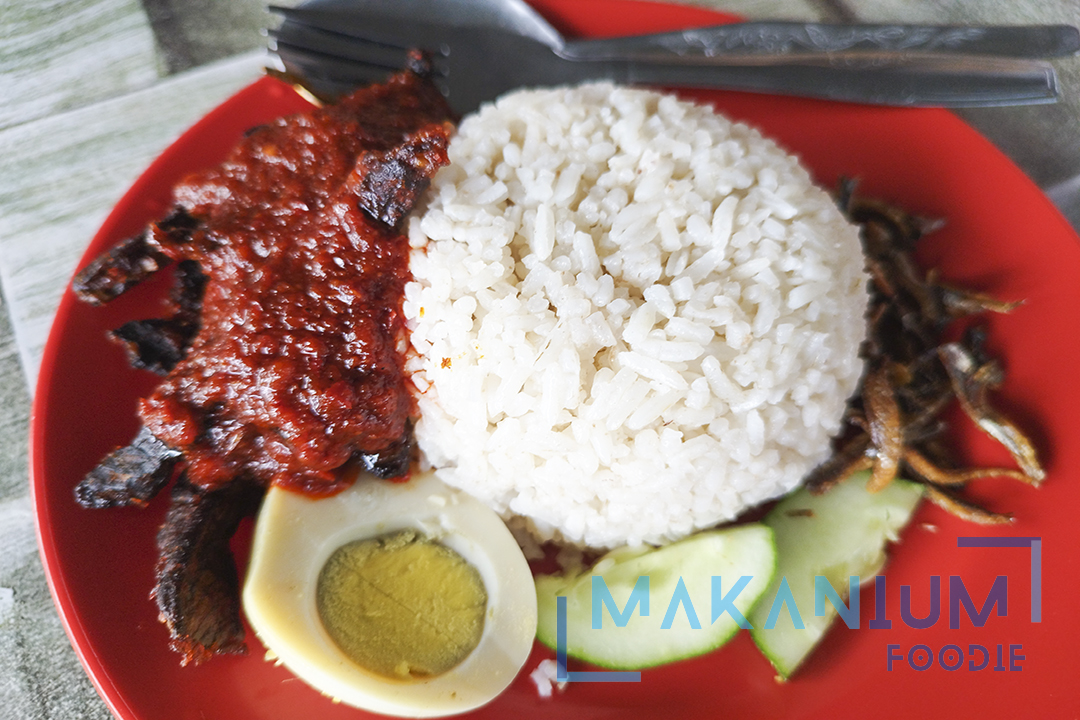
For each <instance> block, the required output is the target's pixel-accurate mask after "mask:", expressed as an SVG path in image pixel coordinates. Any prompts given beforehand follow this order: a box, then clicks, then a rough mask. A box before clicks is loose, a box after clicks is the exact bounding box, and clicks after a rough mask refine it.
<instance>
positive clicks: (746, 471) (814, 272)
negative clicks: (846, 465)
mask: <svg viewBox="0 0 1080 720" xmlns="http://www.w3.org/2000/svg"><path fill="white" fill-rule="evenodd" d="M450 160H451V162H450V165H448V166H447V167H445V168H443V169H442V170H441V171H440V172H439V173H438V175H437V176H436V177H435V180H434V182H433V183H432V187H431V191H430V192H429V194H428V200H427V204H426V208H421V209H420V211H419V212H418V213H417V215H416V216H415V217H414V218H412V220H411V221H410V225H409V240H410V243H411V246H412V248H413V253H412V258H411V269H412V274H413V278H414V279H413V282H411V283H410V284H409V285H408V286H407V287H406V293H405V308H404V310H405V314H406V317H407V320H408V323H409V327H410V330H411V344H412V348H413V350H414V351H415V352H413V353H412V356H411V357H410V359H409V362H408V369H409V370H410V371H411V372H412V377H413V380H414V382H415V384H416V387H417V390H418V392H417V398H418V404H419V411H420V420H419V422H418V424H417V427H416V436H417V440H418V442H419V445H420V448H421V450H422V451H423V453H424V454H425V456H426V458H427V459H428V461H429V462H430V463H431V464H432V465H433V466H434V467H436V468H437V469H438V475H439V477H440V478H442V479H443V480H444V481H445V482H446V483H448V484H450V485H454V486H457V487H459V488H462V489H464V490H465V491H467V492H469V493H470V494H472V495H474V496H476V497H477V498H479V499H480V500H482V501H484V502H486V503H488V504H489V505H491V506H492V507H494V508H495V509H496V510H498V511H500V512H501V513H503V514H504V516H506V517H512V516H522V517H524V518H527V519H528V521H529V523H530V525H531V528H532V530H533V531H534V532H535V533H536V535H537V536H538V537H539V538H541V539H547V538H553V537H554V538H559V539H561V540H564V541H569V542H572V543H580V544H585V545H588V546H593V547H598V548H599V547H615V546H619V545H623V544H630V545H635V544H639V543H653V544H659V543H663V542H667V541H672V540H676V539H678V538H681V537H684V536H686V535H688V534H690V533H692V532H694V531H695V530H698V529H701V528H707V527H710V526H713V525H716V524H718V523H720V522H723V521H726V520H729V519H731V518H733V517H735V516H736V515H737V514H739V513H740V512H741V511H742V510H744V509H745V508H747V507H748V506H752V505H755V504H757V503H760V502H762V501H765V500H768V499H770V498H773V497H776V496H779V495H782V494H784V493H786V492H788V491H790V490H791V489H793V488H794V487H796V486H797V485H798V484H799V482H800V480H801V478H803V476H804V475H806V473H807V472H808V471H809V470H811V469H812V468H813V467H814V466H815V465H817V464H818V463H819V462H821V461H822V460H824V459H825V458H826V457H828V455H829V453H830V448H829V440H830V437H831V436H832V435H833V434H834V433H836V432H837V431H838V430H839V428H840V423H841V416H842V414H843V410H844V406H845V401H846V399H847V398H848V397H849V395H851V393H852V392H853V391H854V390H855V388H856V385H857V383H858V379H859V376H860V373H861V370H862V363H861V361H860V359H859V358H858V356H857V352H858V348H859V344H860V342H861V340H862V339H863V337H864V334H865V322H864V317H863V315H864V313H865V310H866V306H867V299H868V296H867V289H866V288H867V276H866V275H865V273H864V270H863V255H862V250H861V247H860V243H859V239H858V233H857V230H856V228H855V227H853V226H852V225H850V224H849V223H848V222H847V221H846V219H845V218H844V217H843V215H842V214H841V213H840V211H839V210H838V209H837V208H836V206H835V205H834V203H833V201H832V199H831V198H830V197H829V195H828V193H826V192H825V191H823V190H822V189H820V188H818V187H817V186H815V185H814V184H813V182H812V181H811V178H810V175H809V173H808V172H807V171H806V170H805V169H804V168H803V167H802V166H801V165H800V164H799V162H798V160H797V159H796V158H795V157H793V156H791V155H789V154H788V153H786V152H784V151H783V150H781V149H780V148H779V147H778V146H777V145H776V144H775V143H774V142H772V141H771V140H768V139H766V138H763V137H762V136H761V135H760V133H758V132H757V131H756V130H753V129H751V128H749V127H747V126H745V125H742V124H738V123H732V122H730V121H728V120H727V119H725V118H724V117H722V116H720V115H718V114H717V113H715V112H714V111H713V110H712V109H711V108H709V107H704V106H700V105H695V104H692V103H690V102H686V101H683V100H679V99H677V98H675V97H672V96H666V95H662V94H659V93H656V92H652V91H646V90H638V89H629V88H623V87H617V86H614V85H611V84H607V83H595V84H587V85H583V86H579V87H576V88H559V89H554V90H530V91H520V92H516V93H512V94H510V95H507V96H505V97H503V98H501V99H500V100H499V101H497V102H496V103H494V104H492V105H487V106H485V107H484V108H482V109H481V110H480V111H479V112H478V113H477V114H475V115H473V116H470V117H468V118H466V119H465V120H464V122H463V123H462V124H461V127H460V129H459V131H458V133H457V135H456V137H455V138H454V139H453V141H452V143H451V145H450Z"/></svg>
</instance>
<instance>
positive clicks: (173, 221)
mask: <svg viewBox="0 0 1080 720" xmlns="http://www.w3.org/2000/svg"><path fill="white" fill-rule="evenodd" d="M197 225H198V223H197V221H196V220H195V219H194V218H192V217H191V216H190V215H189V214H188V213H187V212H186V211H184V210H183V209H177V210H175V211H174V212H173V214H172V215H170V216H169V217H167V218H165V219H164V220H162V221H161V222H159V223H157V224H156V225H154V226H151V228H150V229H149V230H147V232H144V233H143V234H142V235H137V236H135V237H133V238H129V239H127V240H124V241H121V242H120V243H118V244H116V245H114V246H113V247H112V249H110V250H109V251H108V252H107V253H105V254H104V255H101V256H99V257H97V258H96V259H94V260H93V261H92V262H91V263H90V264H89V265H87V266H86V267H85V268H83V269H82V270H80V271H79V273H78V274H77V275H76V276H75V279H74V280H73V281H72V283H71V286H72V289H73V290H74V291H75V294H76V295H77V296H78V297H79V299H80V300H83V301H85V302H88V303H90V304H91V305H101V304H103V303H107V302H109V301H110V300H112V299H113V298H115V297H117V296H119V295H121V294H123V293H124V292H126V291H127V290H128V289H130V288H132V287H134V286H135V285H137V284H139V283H140V282H142V281H143V280H145V279H146V278H148V277H149V276H151V275H153V274H154V273H156V272H157V271H158V270H160V269H161V268H163V267H165V266H166V265H168V264H169V263H171V262H172V260H171V259H170V258H169V257H168V256H167V255H165V253H163V252H161V250H160V249H158V247H157V242H150V240H151V239H152V237H153V238H169V241H170V242H174V243H180V242H185V241H186V238H188V237H190V235H191V233H192V232H193V231H194V230H195V228H196V227H197Z"/></svg>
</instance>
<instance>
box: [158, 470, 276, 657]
mask: <svg viewBox="0 0 1080 720" xmlns="http://www.w3.org/2000/svg"><path fill="white" fill-rule="evenodd" d="M263 493H264V489H263V488H262V487H261V486H259V485H258V484H256V483H253V482H247V481H244V480H239V479H238V480H235V481H233V482H230V483H228V484H227V485H225V486H224V487H221V488H217V489H214V490H206V489H205V488H200V487H197V486H195V485H193V484H192V483H190V482H189V481H188V480H187V477H186V476H184V475H181V476H180V478H178V479H177V482H176V485H175V487H174V488H173V492H172V506H171V507H170V508H169V512H168V514H167V515H166V516H165V523H164V524H163V525H162V526H161V530H160V531H159V532H158V536H157V545H158V551H159V552H160V557H159V559H158V564H157V570H156V575H157V585H155V586H154V589H153V591H152V592H151V593H150V596H151V598H153V599H154V600H156V601H157V606H158V610H159V612H160V615H159V617H160V619H161V621H162V622H163V623H165V625H166V626H167V627H168V628H169V632H170V635H171V639H170V647H172V649H173V650H175V651H176V652H178V653H180V655H181V656H182V657H181V660H180V664H181V665H187V664H188V663H195V664H196V665H198V664H199V663H202V662H205V661H206V660H209V659H210V658H212V657H213V656H214V655H221V654H243V653H245V652H247V648H246V647H245V645H244V625H243V622H242V621H241V619H240V591H239V588H240V584H239V580H238V578H237V572H236V562H235V560H234V559H233V556H232V551H231V550H230V549H229V539H230V538H231V537H232V535H233V533H234V532H236V527H237V525H239V523H240V520H242V519H243V518H244V517H246V516H249V515H253V514H255V512H256V510H257V509H258V506H259V502H260V500H261V499H262V496H263Z"/></svg>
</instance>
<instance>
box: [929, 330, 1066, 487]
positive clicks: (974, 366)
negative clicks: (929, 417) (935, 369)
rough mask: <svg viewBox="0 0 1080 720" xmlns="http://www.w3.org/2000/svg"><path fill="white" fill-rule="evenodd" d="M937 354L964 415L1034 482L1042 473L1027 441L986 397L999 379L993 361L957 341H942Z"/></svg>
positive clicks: (1032, 448)
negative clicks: (984, 359) (978, 356)
mask: <svg viewBox="0 0 1080 720" xmlns="http://www.w3.org/2000/svg"><path fill="white" fill-rule="evenodd" d="M938 355H940V356H941V361H942V362H943V363H944V365H945V369H946V370H947V371H948V373H949V378H950V379H951V380H952V384H953V388H954V389H955V391H956V397H957V399H959V401H960V407H962V408H963V409H964V412H965V413H967V415H968V417H970V418H971V419H972V420H974V421H975V423H976V424H977V425H978V426H979V427H980V428H981V429H982V430H983V432H985V433H986V434H987V435H989V436H990V437H992V438H994V439H995V440H997V441H998V442H1000V443H1001V444H1002V445H1004V446H1005V448H1006V449H1007V450H1008V451H1009V453H1010V454H1011V455H1012V456H1013V458H1014V459H1015V460H1016V463H1017V464H1018V465H1019V466H1020V469H1021V470H1023V471H1024V473H1025V474H1026V475H1027V476H1028V477H1030V478H1031V479H1032V480H1033V481H1034V483H1035V484H1038V483H1039V482H1041V481H1042V480H1043V479H1044V478H1045V477H1046V471H1045V470H1043V468H1042V465H1040V464H1039V461H1038V457H1037V454H1036V452H1035V448H1034V446H1032V444H1031V441H1030V440H1028V439H1027V437H1025V436H1024V434H1023V433H1022V432H1020V430H1019V428H1017V427H1016V426H1015V425H1014V424H1013V423H1012V422H1010V421H1009V420H1007V419H1006V418H1005V417H1003V416H1002V415H1001V414H999V413H998V412H996V411H995V410H994V409H993V408H992V407H990V403H989V401H988V399H987V391H988V389H989V388H991V387H994V386H996V385H997V384H999V383H1000V381H1001V371H1000V368H998V367H997V366H996V365H995V364H992V363H978V361H977V359H976V357H975V356H974V355H973V354H972V353H971V352H970V351H969V350H968V349H967V348H965V347H964V346H963V345H961V344H960V343H946V344H944V345H942V346H941V347H939V348H938Z"/></svg>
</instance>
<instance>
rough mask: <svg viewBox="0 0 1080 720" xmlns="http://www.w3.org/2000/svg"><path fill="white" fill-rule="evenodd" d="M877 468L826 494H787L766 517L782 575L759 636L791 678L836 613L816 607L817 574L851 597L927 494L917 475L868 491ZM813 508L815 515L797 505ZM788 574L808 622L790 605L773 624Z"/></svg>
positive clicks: (761, 610)
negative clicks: (855, 583) (853, 580)
mask: <svg viewBox="0 0 1080 720" xmlns="http://www.w3.org/2000/svg"><path fill="white" fill-rule="evenodd" d="M868 478H869V473H868V472H867V473H858V474H857V475H854V476H852V477H851V478H849V479H848V480H846V481H845V482H843V483H841V484H839V485H837V486H836V487H834V488H832V489H831V490H829V491H828V492H826V493H824V494H822V495H811V494H810V493H809V492H808V491H807V490H805V489H803V490H798V491H796V492H794V493H792V494H791V495H789V496H788V497H786V498H784V499H783V500H782V501H780V503H779V504H777V506H776V507H775V508H773V510H771V511H770V512H769V514H768V515H767V516H766V517H765V519H764V520H763V521H762V522H763V523H764V524H766V525H768V526H769V527H772V528H773V530H774V531H775V533H776V545H777V555H778V558H779V562H778V567H777V575H776V577H775V578H774V580H773V583H772V585H771V586H770V588H769V589H768V590H767V591H766V592H765V594H764V595H763V597H762V599H761V600H760V602H759V603H758V605H757V606H756V607H755V609H754V611H753V613H752V614H751V617H750V623H751V624H752V625H753V630H751V631H750V634H751V637H752V638H753V639H754V643H755V644H756V645H757V646H758V649H759V650H761V652H762V654H764V655H765V657H766V658H768V660H769V662H771V663H772V665H773V667H774V668H776V670H777V672H778V673H779V675H780V677H781V678H783V679H785V680H786V679H788V678H789V677H791V675H792V674H793V673H794V672H795V671H796V670H797V669H798V667H799V666H800V665H801V664H802V662H803V661H804V660H805V659H806V658H807V657H808V656H809V654H810V652H811V651H812V650H813V648H814V647H816V646H817V644H818V642H819V641H820V640H821V638H822V637H823V636H824V634H825V632H826V631H827V630H828V628H829V626H830V625H831V624H832V622H833V620H834V619H835V617H836V615H837V612H836V610H835V609H834V608H833V606H832V604H831V603H829V602H826V603H825V611H826V615H825V616H824V617H817V616H815V615H814V578H815V576H817V575H822V576H825V577H826V578H827V579H828V580H829V582H830V583H831V584H832V586H833V588H834V589H836V591H837V593H838V594H839V595H840V597H841V599H842V600H844V601H845V602H847V601H848V597H847V595H848V593H847V589H848V582H849V581H848V578H849V577H850V576H852V575H856V576H858V577H859V578H860V580H861V581H863V582H866V581H868V580H869V579H870V578H872V577H873V576H874V575H876V574H878V573H879V572H880V571H881V569H882V568H883V567H884V564H885V559H886V556H885V547H886V544H887V542H888V541H890V540H896V538H897V533H899V531H900V530H901V529H902V528H903V527H904V526H905V525H907V523H908V522H909V521H910V519H911V516H912V514H913V513H914V510H915V508H916V506H917V505H918V503H919V500H920V498H921V497H922V488H921V486H920V485H918V484H916V483H911V482H907V481H903V480H898V481H894V482H893V483H891V484H890V485H889V486H887V487H886V488H885V489H883V490H881V491H880V492H878V493H868V492H866V491H865V484H866V481H867V479H868ZM805 510H810V511H812V512H813V516H812V517H808V516H805V515H803V514H799V513H795V514H792V511H805ZM784 577H786V578H787V579H788V585H789V587H790V588H791V591H792V595H793V597H794V598H795V603H796V606H797V607H798V609H799V614H800V616H801V618H802V621H803V623H804V625H805V629H803V630H799V629H797V628H795V627H794V625H793V623H792V621H791V619H790V615H789V613H788V612H787V610H786V609H784V610H782V611H781V612H780V615H779V617H778V619H777V622H776V626H775V627H774V628H772V629H770V630H766V629H765V623H766V620H767V618H768V616H769V612H770V610H771V608H772V604H773V601H774V598H775V597H776V591H777V589H778V588H779V586H780V582H781V579H782V578H784Z"/></svg>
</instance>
